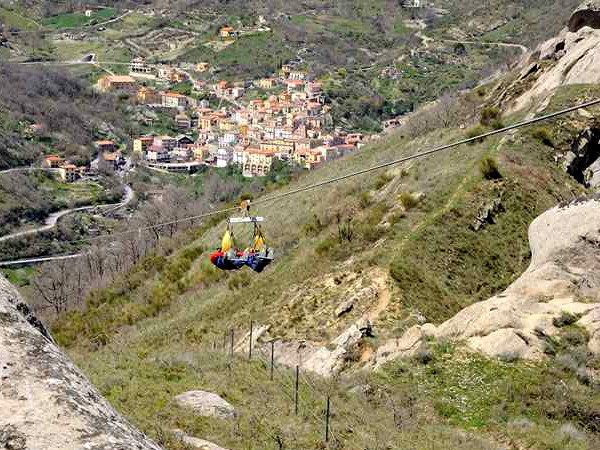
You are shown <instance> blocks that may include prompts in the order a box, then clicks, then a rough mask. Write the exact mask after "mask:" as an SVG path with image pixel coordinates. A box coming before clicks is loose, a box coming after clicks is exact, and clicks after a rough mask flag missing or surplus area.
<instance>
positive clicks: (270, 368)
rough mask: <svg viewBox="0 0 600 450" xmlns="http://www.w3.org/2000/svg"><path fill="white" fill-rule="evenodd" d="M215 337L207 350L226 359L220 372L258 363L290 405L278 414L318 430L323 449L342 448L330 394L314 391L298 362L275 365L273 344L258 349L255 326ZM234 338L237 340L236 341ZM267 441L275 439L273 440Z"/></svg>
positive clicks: (319, 389)
mask: <svg viewBox="0 0 600 450" xmlns="http://www.w3.org/2000/svg"><path fill="white" fill-rule="evenodd" d="M218 336H219V337H214V338H213V340H212V342H210V343H209V345H208V347H209V349H208V350H209V351H211V352H213V353H217V354H221V355H222V356H224V357H225V363H224V364H222V365H221V366H219V367H220V368H221V370H223V371H227V372H229V373H230V372H231V371H234V370H236V366H239V367H242V363H243V362H249V361H253V362H259V363H260V364H259V365H257V367H258V368H259V369H261V370H263V371H264V378H265V379H267V380H268V381H267V382H268V383H270V384H271V386H275V387H276V388H277V391H278V392H279V393H280V394H281V396H282V397H283V398H285V401H286V402H287V403H288V405H289V408H287V411H279V413H284V412H285V413H286V414H289V415H291V416H295V417H298V419H299V420H304V421H306V420H308V421H309V424H310V425H311V426H312V427H314V428H315V429H320V430H321V431H320V435H321V439H322V442H323V443H324V444H325V445H331V446H333V447H339V445H340V444H342V438H341V436H340V434H339V432H338V431H337V429H336V424H335V423H334V421H333V419H334V418H335V417H336V416H337V417H339V411H337V410H335V403H334V399H333V398H332V395H331V392H328V391H327V390H324V389H322V388H319V387H317V385H316V383H315V382H314V381H312V380H310V378H309V377H308V374H307V373H306V372H304V371H303V370H302V366H301V363H300V361H298V364H296V365H293V366H289V365H283V364H280V363H278V362H277V357H276V356H277V355H276V351H277V350H276V347H275V341H273V340H271V341H269V342H267V343H266V344H264V345H261V346H259V345H257V339H256V337H257V336H256V329H255V327H254V322H250V324H249V327H248V330H246V331H245V332H242V333H239V332H237V331H236V330H234V329H228V330H226V331H224V332H222V333H220V334H219V335H218ZM236 337H240V339H239V340H237V341H236ZM334 411H335V414H334ZM266 429H268V427H267V428H266ZM270 437H272V438H273V439H275V437H274V436H270ZM333 444H335V445H333Z"/></svg>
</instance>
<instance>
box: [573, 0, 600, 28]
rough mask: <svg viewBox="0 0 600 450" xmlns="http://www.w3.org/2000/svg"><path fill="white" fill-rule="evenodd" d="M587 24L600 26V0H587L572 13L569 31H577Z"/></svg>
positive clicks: (595, 26)
mask: <svg viewBox="0 0 600 450" xmlns="http://www.w3.org/2000/svg"><path fill="white" fill-rule="evenodd" d="M585 26H587V27H591V28H600V0H586V1H585V2H583V3H582V4H581V5H579V7H578V8H577V9H575V11H574V12H573V14H572V15H571V19H570V20H569V31H571V32H576V31H579V30H580V29H581V28H582V27H585Z"/></svg>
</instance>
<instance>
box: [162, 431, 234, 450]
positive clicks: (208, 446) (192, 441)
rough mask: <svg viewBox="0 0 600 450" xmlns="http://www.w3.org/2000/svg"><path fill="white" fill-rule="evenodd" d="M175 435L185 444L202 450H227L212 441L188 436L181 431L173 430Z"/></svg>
mask: <svg viewBox="0 0 600 450" xmlns="http://www.w3.org/2000/svg"><path fill="white" fill-rule="evenodd" d="M173 434H174V435H175V436H176V437H177V438H178V439H180V440H181V442H183V443H184V444H186V445H188V446H190V447H193V448H198V449H200V450H227V449H226V448H223V447H221V446H220V445H217V444H215V443H213V442H210V441H205V440H204V439H200V438H197V437H193V436H188V435H187V434H185V433H184V432H183V431H181V430H173Z"/></svg>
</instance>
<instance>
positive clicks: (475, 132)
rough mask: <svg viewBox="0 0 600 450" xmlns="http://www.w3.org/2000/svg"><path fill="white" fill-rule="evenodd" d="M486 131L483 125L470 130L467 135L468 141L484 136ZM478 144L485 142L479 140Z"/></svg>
mask: <svg viewBox="0 0 600 450" xmlns="http://www.w3.org/2000/svg"><path fill="white" fill-rule="evenodd" d="M486 131H487V130H486V129H485V127H483V126H481V125H476V126H474V127H473V128H469V129H468V130H467V132H466V133H465V134H466V136H467V138H468V139H473V138H474V137H477V136H479V135H481V134H484V133H485V132H486ZM476 142H483V139H477V141H476Z"/></svg>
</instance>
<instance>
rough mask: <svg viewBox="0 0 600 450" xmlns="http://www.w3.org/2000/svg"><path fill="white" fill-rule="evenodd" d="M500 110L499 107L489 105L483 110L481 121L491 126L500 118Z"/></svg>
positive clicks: (482, 123)
mask: <svg viewBox="0 0 600 450" xmlns="http://www.w3.org/2000/svg"><path fill="white" fill-rule="evenodd" d="M500 116H501V113H500V110H499V109H498V108H494V107H493V106H488V107H486V108H483V109H482V110H481V118H480V119H479V122H480V123H481V125H485V126H489V125H491V124H492V122H493V121H495V120H500Z"/></svg>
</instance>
